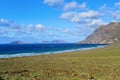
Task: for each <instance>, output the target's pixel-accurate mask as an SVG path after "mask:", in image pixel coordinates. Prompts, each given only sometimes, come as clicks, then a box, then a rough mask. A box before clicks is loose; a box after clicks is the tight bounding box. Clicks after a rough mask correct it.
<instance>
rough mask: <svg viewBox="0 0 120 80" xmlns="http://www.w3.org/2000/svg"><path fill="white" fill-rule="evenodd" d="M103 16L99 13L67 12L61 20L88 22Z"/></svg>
mask: <svg viewBox="0 0 120 80" xmlns="http://www.w3.org/2000/svg"><path fill="white" fill-rule="evenodd" d="M100 16H102V14H101V13H99V12H97V11H92V10H91V11H87V12H80V13H79V12H66V13H63V14H62V15H61V16H60V18H61V19H65V20H68V21H71V22H74V23H81V22H88V21H89V20H92V19H97V18H99V17H100Z"/></svg>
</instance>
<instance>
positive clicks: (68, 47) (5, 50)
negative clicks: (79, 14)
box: [0, 43, 107, 58]
mask: <svg viewBox="0 0 120 80" xmlns="http://www.w3.org/2000/svg"><path fill="white" fill-rule="evenodd" d="M105 46H107V44H75V43H54V44H52V43H51V44H0V58H10V57H21V56H33V55H42V54H56V53H63V52H73V51H80V50H88V49H94V48H100V47H105Z"/></svg>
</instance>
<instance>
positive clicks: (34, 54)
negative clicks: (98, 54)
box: [0, 45, 108, 59]
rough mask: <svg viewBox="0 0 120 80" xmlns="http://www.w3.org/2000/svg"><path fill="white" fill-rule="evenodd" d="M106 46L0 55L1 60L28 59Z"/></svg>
mask: <svg viewBox="0 0 120 80" xmlns="http://www.w3.org/2000/svg"><path fill="white" fill-rule="evenodd" d="M106 46H108V45H104V46H103V45H101V46H97V47H90V48H79V49H70V50H62V51H53V52H52V51H51V52H42V53H33V52H32V53H17V54H3V55H2V54H0V59H1V58H15V57H26V56H27V57H29V56H40V55H47V54H60V53H68V52H78V51H85V50H91V49H97V48H104V47H106Z"/></svg>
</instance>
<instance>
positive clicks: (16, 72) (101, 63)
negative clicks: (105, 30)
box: [0, 44, 120, 80]
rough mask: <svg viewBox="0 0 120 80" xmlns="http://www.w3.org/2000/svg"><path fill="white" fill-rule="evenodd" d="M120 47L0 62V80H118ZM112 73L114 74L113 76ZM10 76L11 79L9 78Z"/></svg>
mask: <svg viewBox="0 0 120 80" xmlns="http://www.w3.org/2000/svg"><path fill="white" fill-rule="evenodd" d="M119 66H120V46H119V44H117V45H116V44H115V45H113V46H112V45H110V46H108V47H105V48H97V49H91V50H83V51H77V52H66V53H62V54H55V55H40V56H30V57H15V58H7V59H3V58H2V59H0V78H1V79H4V80H7V79H10V80H19V79H20V80H37V79H38V80H89V79H90V78H91V77H94V78H95V80H113V79H114V80H119V79H120V75H119V74H120V67H119ZM111 73H112V74H113V73H114V75H112V74H111ZM11 75H12V76H11Z"/></svg>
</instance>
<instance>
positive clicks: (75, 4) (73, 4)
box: [63, 1, 86, 10]
mask: <svg viewBox="0 0 120 80" xmlns="http://www.w3.org/2000/svg"><path fill="white" fill-rule="evenodd" d="M85 8H86V3H82V4H79V3H78V2H76V1H72V2H69V3H66V4H65V5H64V8H63V10H72V9H85Z"/></svg>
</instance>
